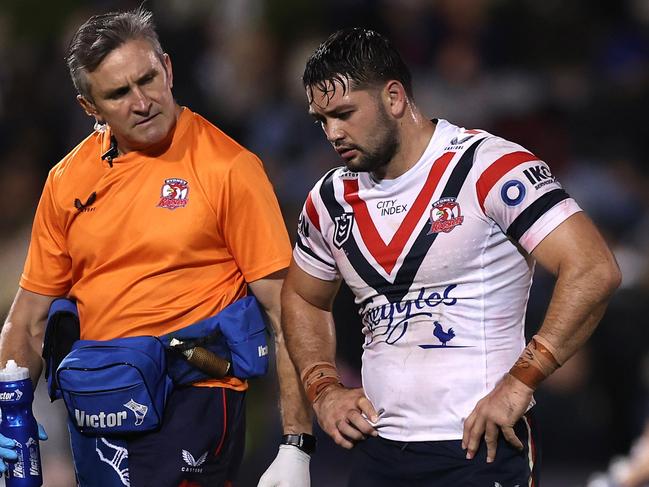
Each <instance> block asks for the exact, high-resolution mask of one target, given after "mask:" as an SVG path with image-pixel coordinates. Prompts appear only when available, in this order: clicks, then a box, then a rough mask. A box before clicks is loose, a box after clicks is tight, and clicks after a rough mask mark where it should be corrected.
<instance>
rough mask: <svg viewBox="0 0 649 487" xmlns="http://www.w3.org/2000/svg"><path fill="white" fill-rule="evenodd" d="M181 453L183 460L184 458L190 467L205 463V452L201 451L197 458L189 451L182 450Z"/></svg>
mask: <svg viewBox="0 0 649 487" xmlns="http://www.w3.org/2000/svg"><path fill="white" fill-rule="evenodd" d="M182 455H183V460H185V463H186V464H187V465H189V466H190V467H200V466H201V465H203V464H204V463H205V460H207V452H205V453H203V454H202V455H201V456H200V457H198V458H197V459H194V455H192V454H191V453H189V452H188V451H187V450H183V451H182Z"/></svg>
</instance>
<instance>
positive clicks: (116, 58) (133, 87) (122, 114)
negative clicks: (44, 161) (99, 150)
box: [78, 40, 179, 153]
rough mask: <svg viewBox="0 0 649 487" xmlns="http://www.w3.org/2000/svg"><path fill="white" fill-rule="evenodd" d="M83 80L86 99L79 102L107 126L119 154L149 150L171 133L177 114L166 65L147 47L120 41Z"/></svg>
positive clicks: (134, 41) (168, 68) (169, 64)
mask: <svg viewBox="0 0 649 487" xmlns="http://www.w3.org/2000/svg"><path fill="white" fill-rule="evenodd" d="M86 76H87V79H88V85H89V87H90V94H91V97H92V100H86V99H85V98H83V97H78V98H79V103H81V106H82V107H83V108H84V109H85V110H86V112H87V113H88V114H89V115H92V116H94V117H95V118H97V119H98V120H100V121H104V122H106V123H107V124H108V126H109V127H110V129H111V132H112V134H113V135H114V136H115V138H116V139H117V145H118V147H119V149H120V151H121V152H122V153H126V152H130V151H134V150H146V149H149V148H152V147H155V146H156V144H159V143H160V142H162V141H164V140H165V139H166V138H167V136H168V135H169V134H170V133H171V131H172V129H173V127H174V126H175V123H176V118H177V115H178V113H179V110H178V108H177V106H176V103H175V101H174V99H173V95H172V93H171V87H172V85H173V76H172V72H171V61H170V60H169V56H168V55H166V54H165V55H164V59H163V60H160V59H159V58H158V56H156V53H155V51H154V49H153V48H152V47H151V45H150V44H149V42H147V41H145V40H131V41H128V42H125V43H124V44H122V45H121V46H120V47H118V48H117V49H115V50H113V51H111V52H110V53H109V54H108V55H107V56H106V57H105V58H104V59H103V61H102V62H101V63H100V64H99V66H98V67H97V69H95V70H94V71H93V72H92V73H86Z"/></svg>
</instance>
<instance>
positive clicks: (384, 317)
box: [362, 284, 457, 345]
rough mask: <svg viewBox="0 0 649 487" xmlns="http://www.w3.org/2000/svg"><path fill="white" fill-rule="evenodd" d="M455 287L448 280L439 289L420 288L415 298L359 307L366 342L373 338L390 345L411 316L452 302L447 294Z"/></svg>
mask: <svg viewBox="0 0 649 487" xmlns="http://www.w3.org/2000/svg"><path fill="white" fill-rule="evenodd" d="M456 287H457V284H450V285H448V286H446V288H445V289H444V290H443V291H442V292H441V293H440V292H438V291H432V292H430V291H429V290H427V289H426V288H421V289H420V290H419V295H418V296H417V297H416V298H415V299H411V300H407V301H401V302H398V303H388V304H385V305H383V306H377V307H376V308H372V309H368V310H366V311H363V312H362V315H363V318H362V322H363V325H364V326H365V327H366V328H367V330H368V331H369V333H367V334H366V338H365V344H366V345H369V344H370V343H373V342H374V341H376V343H383V342H385V343H387V344H388V345H394V344H395V343H397V342H398V341H399V340H401V339H402V338H403V337H404V336H405V334H406V332H407V331H408V325H409V323H410V320H412V318H414V317H416V316H427V317H431V316H432V313H430V312H429V310H431V309H433V308H436V307H438V306H441V305H444V306H454V305H455V304H456V303H457V298H455V297H453V296H451V292H452V291H453V290H454V289H455V288H456Z"/></svg>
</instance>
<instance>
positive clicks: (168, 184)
mask: <svg viewBox="0 0 649 487" xmlns="http://www.w3.org/2000/svg"><path fill="white" fill-rule="evenodd" d="M188 193H189V184H188V183H187V181H185V180H184V179H180V178H169V179H165V182H164V184H163V185H162V190H161V191H160V201H159V202H158V208H167V209H169V210H175V209H176V208H184V207H185V206H187V201H188V200H189V198H188V197H187V194H188Z"/></svg>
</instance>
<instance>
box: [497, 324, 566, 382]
mask: <svg viewBox="0 0 649 487" xmlns="http://www.w3.org/2000/svg"><path fill="white" fill-rule="evenodd" d="M556 356H557V353H556V350H555V349H554V347H553V346H552V345H551V344H550V343H549V342H548V341H547V340H546V339H545V338H543V337H541V336H539V335H534V336H533V337H532V340H530V343H528V344H527V347H525V349H524V350H523V353H521V356H520V357H519V358H518V360H517V361H516V363H515V364H514V366H513V367H512V368H511V370H510V371H509V373H510V374H511V375H513V376H514V377H516V378H517V379H518V380H520V381H521V382H522V383H523V384H525V385H527V386H529V387H531V388H532V389H536V388H537V387H538V385H539V384H540V383H541V382H542V381H543V380H544V379H545V378H546V377H548V376H549V375H550V374H552V372H554V371H555V370H557V369H558V368H559V367H560V366H561V364H560V363H559V361H558V360H557V359H556Z"/></svg>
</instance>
